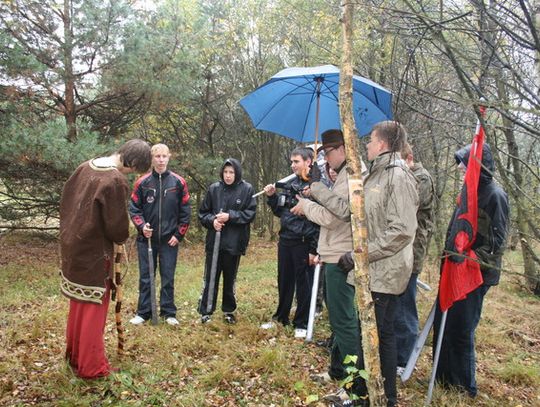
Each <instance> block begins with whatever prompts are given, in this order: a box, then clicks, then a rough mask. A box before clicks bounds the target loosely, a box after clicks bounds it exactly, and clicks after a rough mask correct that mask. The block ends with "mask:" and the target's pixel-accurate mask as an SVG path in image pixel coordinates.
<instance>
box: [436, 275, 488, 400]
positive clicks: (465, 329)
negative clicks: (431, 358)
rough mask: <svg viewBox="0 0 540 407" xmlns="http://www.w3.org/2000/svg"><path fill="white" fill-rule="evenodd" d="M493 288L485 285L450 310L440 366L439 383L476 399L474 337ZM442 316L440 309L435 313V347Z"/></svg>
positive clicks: (438, 372) (438, 367)
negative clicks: (453, 387)
mask: <svg viewBox="0 0 540 407" xmlns="http://www.w3.org/2000/svg"><path fill="white" fill-rule="evenodd" d="M488 290H489V286H486V285H482V286H480V287H478V288H477V289H476V290H474V291H473V292H471V293H469V294H468V295H467V298H465V299H464V300H461V301H457V302H455V303H454V305H452V307H451V308H450V309H449V310H448V314H447V317H446V326H445V329H444V336H443V341H442V346H441V353H440V357H439V365H438V366H437V373H436V376H435V377H436V379H437V381H438V382H439V383H441V384H442V385H447V386H448V385H450V386H455V387H457V388H458V389H461V390H465V391H467V392H468V393H469V395H470V396H471V397H475V396H476V393H477V392H478V389H477V388H476V377H475V374H476V373H475V372H476V355H475V351H474V333H475V330H476V327H477V326H478V322H480V316H481V314H482V303H483V301H484V296H485V295H486V293H487V291H488ZM441 317H442V313H441V310H440V308H439V307H437V310H436V312H435V323H434V335H433V344H434V346H435V344H436V343H437V338H438V336H439V330H440V324H441Z"/></svg>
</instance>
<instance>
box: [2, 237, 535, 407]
mask: <svg viewBox="0 0 540 407" xmlns="http://www.w3.org/2000/svg"><path fill="white" fill-rule="evenodd" d="M128 248H130V250H129V252H130V253H131V259H132V262H131V263H130V264H129V268H128V271H127V274H126V275H125V280H124V282H125V298H124V308H123V311H122V313H123V320H124V326H125V327H126V329H127V332H126V338H127V341H126V349H127V355H125V356H123V357H122V358H119V357H118V356H116V332H115V325H114V322H113V320H114V318H113V315H112V313H113V309H112V308H113V307H110V315H109V319H108V323H107V326H106V348H107V354H108V355H109V357H110V359H111V361H112V363H113V365H114V366H116V367H119V368H120V369H121V370H120V372H118V373H115V374H112V375H111V376H110V377H109V378H106V379H99V380H91V381H84V380H81V379H78V378H76V377H75V376H74V375H73V373H72V372H71V371H70V368H69V367H68V365H67V364H66V363H65V362H64V359H63V352H64V346H65V345H64V342H65V340H64V329H65V322H66V316H67V303H68V300H67V299H66V298H65V297H63V296H62V295H61V294H60V290H59V278H58V251H57V243H56V241H55V240H54V239H53V240H48V241H44V240H43V239H42V238H36V237H32V236H29V235H28V234H27V233H25V234H14V233H11V234H8V235H3V236H2V237H1V238H0V249H1V252H2V258H1V259H2V260H1V262H0V294H1V295H0V320H1V321H2V322H1V327H0V328H1V329H0V340H1V343H2V347H1V349H0V373H1V374H0V404H2V405H8V406H26V405H39V406H59V405H60V406H98V405H99V406H106V405H112V406H129V405H140V406H149V405H152V406H162V405H170V406H205V405H208V406H210V405H211V406H272V405H273V406H300V405H313V406H317V405H320V406H323V405H324V404H322V398H323V396H324V395H325V394H326V393H328V392H331V391H334V390H335V389H336V386H337V385H336V384H329V385H321V384H318V383H314V382H313V381H312V380H311V379H310V374H312V373H316V372H323V371H325V369H326V367H327V363H328V353H327V351H326V350H325V349H324V348H322V347H320V346H317V345H315V344H313V343H311V344H306V343H305V342H304V341H303V340H298V339H294V337H293V336H294V335H293V332H292V329H284V328H278V329H277V330H270V331H264V330H261V329H259V325H260V323H261V322H264V321H266V320H268V318H269V317H270V316H271V314H272V312H273V311H274V307H275V302H276V296H277V294H276V291H277V287H276V260H275V255H276V246H275V243H271V242H267V241H266V240H256V241H255V242H253V244H252V246H251V247H250V249H249V252H248V254H247V256H246V257H245V258H244V259H243V260H242V263H241V267H240V271H239V278H238V283H237V294H238V298H239V310H238V316H239V321H238V323H237V324H236V325H233V326H231V325H227V324H225V323H223V322H222V321H221V320H220V316H219V314H216V318H214V320H213V322H212V323H210V324H208V325H202V324H201V323H200V322H199V316H198V314H197V313H196V304H197V299H198V297H199V294H200V289H201V286H202V272H203V271H202V268H203V246H202V244H188V245H186V246H185V247H184V248H183V249H182V250H181V254H180V263H179V267H178V269H177V283H176V301H177V304H178V305H179V311H178V319H179V321H180V326H179V327H176V328H173V327H170V326H168V325H166V324H164V323H163V322H161V323H160V324H159V325H157V326H155V327H154V326H152V325H148V324H146V325H144V326H138V327H132V326H129V324H128V323H127V320H128V318H129V317H131V316H132V315H133V314H134V312H135V308H136V301H137V273H138V271H137V264H136V261H135V256H134V255H135V248H134V246H133V245H131V244H128ZM516 257H518V256H516V253H515V252H513V253H509V254H508V255H507V256H506V262H505V264H506V267H508V268H509V269H512V267H513V266H512V263H513V261H514V260H515V258H516ZM434 260H435V259H434V258H430V259H429V261H428V265H427V268H426V271H425V273H423V275H422V278H423V279H424V280H425V281H429V282H430V283H431V284H432V285H434V286H435V285H436V275H437V272H436V270H437V267H436V263H435V262H434ZM432 303H433V294H432V293H426V294H423V293H422V294H420V295H419V304H420V309H421V314H422V317H421V320H423V319H425V317H426V315H427V313H428V311H429V308H430V307H431V304H432ZM539 312H540V304H539V303H538V301H537V300H536V299H535V298H534V296H532V295H528V294H522V293H520V292H519V286H517V285H516V284H515V278H514V277H512V275H511V274H505V275H504V277H503V283H502V284H501V286H499V287H497V288H495V289H493V290H492V291H491V292H490V293H489V295H488V296H487V297H486V303H485V312H484V314H483V320H482V322H481V324H480V327H479V329H478V333H477V335H478V338H477V343H478V346H477V351H478V360H479V362H478V382H479V389H480V394H479V396H478V397H477V399H475V400H474V401H473V400H471V399H468V398H467V397H465V396H462V395H460V394H458V393H454V392H451V391H442V390H439V389H436V391H435V397H434V400H433V405H437V406H500V405H504V406H514V407H517V406H534V405H538V403H539V402H540V394H539V392H538V388H539V386H540V371H539V368H538V366H539V365H540V356H539V355H540V352H539V351H540V323H539V321H538V318H537V315H538V313H539ZM328 335H329V330H328V323H327V319H326V314H325V313H323V317H322V318H321V319H319V320H318V321H317V325H316V330H315V339H316V340H323V339H325V338H327V337H328ZM430 355H431V352H430V349H426V350H425V351H424V353H423V355H422V356H421V360H420V363H419V365H418V369H417V371H415V373H414V374H413V377H412V379H411V380H410V381H409V382H408V383H407V384H406V385H400V386H399V394H400V405H401V406H421V405H423V402H424V399H425V394H426V390H427V383H428V380H429V374H430V366H431V364H430Z"/></svg>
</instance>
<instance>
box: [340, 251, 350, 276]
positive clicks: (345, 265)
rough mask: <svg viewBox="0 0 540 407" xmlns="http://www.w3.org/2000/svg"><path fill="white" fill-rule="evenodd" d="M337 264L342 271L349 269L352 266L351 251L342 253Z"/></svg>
mask: <svg viewBox="0 0 540 407" xmlns="http://www.w3.org/2000/svg"><path fill="white" fill-rule="evenodd" d="M337 265H338V267H339V268H340V269H341V270H342V271H343V272H344V273H348V272H349V271H351V270H352V269H353V268H354V259H353V252H347V253H345V254H343V255H342V256H341V257H340V258H339V261H338V264H337Z"/></svg>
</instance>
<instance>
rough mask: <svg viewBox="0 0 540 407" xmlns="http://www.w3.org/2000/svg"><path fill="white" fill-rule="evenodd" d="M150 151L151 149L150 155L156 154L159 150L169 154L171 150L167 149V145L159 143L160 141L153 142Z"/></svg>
mask: <svg viewBox="0 0 540 407" xmlns="http://www.w3.org/2000/svg"><path fill="white" fill-rule="evenodd" d="M151 151H152V155H154V154H157V153H159V152H164V153H166V154H169V155H170V154H171V152H170V151H169V147H167V146H166V145H165V144H161V143H160V144H154V145H153V146H152V150H151Z"/></svg>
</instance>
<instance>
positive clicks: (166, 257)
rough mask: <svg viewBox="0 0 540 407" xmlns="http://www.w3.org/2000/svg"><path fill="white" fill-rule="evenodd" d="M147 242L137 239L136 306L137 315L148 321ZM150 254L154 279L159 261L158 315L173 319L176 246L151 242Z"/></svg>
mask: <svg viewBox="0 0 540 407" xmlns="http://www.w3.org/2000/svg"><path fill="white" fill-rule="evenodd" d="M147 242H148V240H147V239H137V251H138V253H139V302H138V305H137V315H139V316H141V317H142V318H144V319H149V318H150V317H151V316H152V308H151V303H150V273H149V269H148V243H147ZM152 254H153V256H152V257H153V259H154V278H155V276H156V270H157V265H158V259H159V275H160V278H161V290H160V293H159V314H160V315H161V316H162V317H165V318H167V317H174V316H176V305H175V304H174V273H175V270H176V259H177V257H178V245H176V246H174V247H173V246H169V245H168V244H167V242H164V241H162V242H161V243H158V242H154V241H153V242H152Z"/></svg>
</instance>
